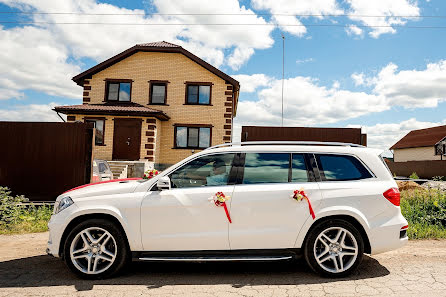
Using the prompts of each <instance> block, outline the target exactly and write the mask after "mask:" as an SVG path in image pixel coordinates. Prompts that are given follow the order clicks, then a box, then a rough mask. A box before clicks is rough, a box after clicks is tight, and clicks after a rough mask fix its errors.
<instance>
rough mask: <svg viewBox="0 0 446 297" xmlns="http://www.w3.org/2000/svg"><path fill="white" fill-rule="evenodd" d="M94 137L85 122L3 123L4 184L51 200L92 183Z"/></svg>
mask: <svg viewBox="0 0 446 297" xmlns="http://www.w3.org/2000/svg"><path fill="white" fill-rule="evenodd" d="M92 137H93V131H92V129H91V128H89V126H88V124H84V123H34V122H0V139H1V140H2V141H1V142H2V143H1V145H0V186H6V187H8V188H10V189H11V190H12V191H13V193H14V194H23V195H25V196H26V197H27V198H29V199H30V200H32V201H51V200H55V199H56V197H57V196H58V195H59V194H61V193H62V192H64V191H66V190H68V189H71V188H73V187H76V186H79V185H82V184H85V183H89V182H90V175H91V158H92V146H93V142H92Z"/></svg>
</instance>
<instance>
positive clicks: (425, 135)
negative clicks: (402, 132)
mask: <svg viewBox="0 0 446 297" xmlns="http://www.w3.org/2000/svg"><path fill="white" fill-rule="evenodd" d="M445 137H446V126H438V127H433V128H427V129H420V130H413V131H410V132H409V133H408V134H407V135H406V136H404V137H403V138H401V139H400V141H398V142H397V143H395V144H394V145H393V146H392V147H391V148H390V149H391V150H393V149H401V148H410V147H423V146H434V145H435V144H437V143H438V142H439V141H441V140H442V139H443V138H445Z"/></svg>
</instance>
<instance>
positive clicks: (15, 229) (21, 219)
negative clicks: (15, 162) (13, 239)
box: [0, 187, 52, 234]
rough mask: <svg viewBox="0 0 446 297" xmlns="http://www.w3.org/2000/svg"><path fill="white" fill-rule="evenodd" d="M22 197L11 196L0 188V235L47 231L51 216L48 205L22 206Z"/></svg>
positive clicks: (26, 200)
mask: <svg viewBox="0 0 446 297" xmlns="http://www.w3.org/2000/svg"><path fill="white" fill-rule="evenodd" d="M28 201H29V200H28V199H26V198H25V197H24V196H11V191H10V190H9V189H8V188H6V187H0V234H9V233H28V232H43V231H47V230H48V227H47V224H48V221H49V219H50V217H51V214H52V207H51V206H50V205H43V206H36V205H34V204H32V203H31V204H27V205H24V204H23V203H24V202H28Z"/></svg>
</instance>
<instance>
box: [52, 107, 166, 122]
mask: <svg viewBox="0 0 446 297" xmlns="http://www.w3.org/2000/svg"><path fill="white" fill-rule="evenodd" d="M53 111H55V112H60V113H63V114H65V115H66V114H86V115H109V116H114V115H120V116H122V115H125V116H143V117H155V118H157V119H159V120H161V121H168V120H170V117H169V116H168V115H167V114H165V113H164V112H141V111H119V110H118V111H108V110H76V109H69V108H58V107H57V106H56V107H55V108H53Z"/></svg>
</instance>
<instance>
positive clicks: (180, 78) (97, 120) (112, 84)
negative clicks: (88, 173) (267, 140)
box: [54, 41, 240, 168]
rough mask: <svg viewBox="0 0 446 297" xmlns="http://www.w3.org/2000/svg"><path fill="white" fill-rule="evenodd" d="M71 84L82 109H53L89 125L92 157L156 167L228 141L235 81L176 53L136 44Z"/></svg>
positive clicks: (167, 46)
mask: <svg viewBox="0 0 446 297" xmlns="http://www.w3.org/2000/svg"><path fill="white" fill-rule="evenodd" d="M73 81H75V82H76V83H77V84H78V85H80V86H82V87H83V104H82V105H70V106H57V107H55V108H54V110H55V111H56V112H60V113H63V114H66V115H67V120H68V121H71V122H73V121H82V122H84V121H85V122H92V123H93V124H94V126H95V127H96V139H95V144H96V146H95V148H94V156H95V158H98V159H105V160H147V161H150V162H154V163H155V164H157V166H158V167H161V168H163V167H165V166H167V165H169V164H173V163H175V162H177V161H179V160H181V159H183V158H185V157H187V156H189V155H191V154H192V153H193V152H196V151H198V150H201V149H204V148H207V147H209V146H211V145H216V144H221V143H225V142H230V141H231V139H232V124H233V118H234V117H235V115H236V110H237V101H238V94H239V89H240V85H239V82H238V81H236V80H235V79H233V78H232V77H230V76H228V75H227V74H225V73H223V72H222V71H220V70H218V69H217V68H215V67H213V66H212V65H210V64H208V63H206V62H205V61H203V60H202V59H200V58H198V57H197V56H195V55H193V54H192V53H190V52H188V51H187V50H185V49H184V48H182V47H181V46H178V45H175V44H172V43H169V42H165V41H162V42H154V43H145V44H138V45H135V46H133V47H131V48H129V49H128V50H126V51H124V52H122V53H120V54H118V55H116V56H114V57H112V58H110V59H108V60H106V61H104V62H102V63H100V64H98V65H96V66H94V67H92V68H90V69H88V70H86V71H84V72H82V73H81V74H79V75H76V76H75V77H73Z"/></svg>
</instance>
